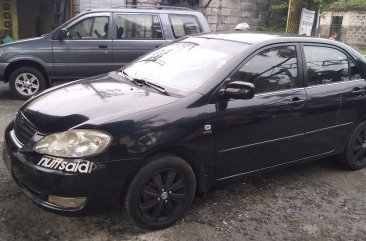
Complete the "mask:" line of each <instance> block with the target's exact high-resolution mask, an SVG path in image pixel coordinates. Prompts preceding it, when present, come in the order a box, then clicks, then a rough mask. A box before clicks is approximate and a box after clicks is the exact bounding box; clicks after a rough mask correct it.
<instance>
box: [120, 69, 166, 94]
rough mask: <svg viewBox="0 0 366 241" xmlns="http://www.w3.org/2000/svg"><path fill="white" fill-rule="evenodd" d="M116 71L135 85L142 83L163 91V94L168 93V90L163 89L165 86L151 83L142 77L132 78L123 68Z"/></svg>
mask: <svg viewBox="0 0 366 241" xmlns="http://www.w3.org/2000/svg"><path fill="white" fill-rule="evenodd" d="M118 73H119V74H120V75H122V76H123V77H125V78H126V79H128V80H129V81H131V82H132V83H134V84H135V85H137V86H140V87H141V86H142V84H144V85H147V86H149V87H151V88H153V89H155V90H157V91H159V92H160V93H163V94H165V95H169V94H168V92H167V91H166V90H165V88H164V87H162V86H160V85H158V84H155V83H151V82H149V81H147V80H144V79H137V78H132V77H130V76H129V75H128V74H127V73H126V72H125V71H124V70H119V71H118Z"/></svg>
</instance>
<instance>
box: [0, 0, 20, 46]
mask: <svg viewBox="0 0 366 241" xmlns="http://www.w3.org/2000/svg"><path fill="white" fill-rule="evenodd" d="M4 29H5V30H8V32H9V35H10V36H11V37H12V38H13V39H18V15H17V1H16V0H0V30H4Z"/></svg>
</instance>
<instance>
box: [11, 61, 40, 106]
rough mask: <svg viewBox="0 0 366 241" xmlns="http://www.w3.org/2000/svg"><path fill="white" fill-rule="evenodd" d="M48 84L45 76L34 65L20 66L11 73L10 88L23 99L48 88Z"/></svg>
mask: <svg viewBox="0 0 366 241" xmlns="http://www.w3.org/2000/svg"><path fill="white" fill-rule="evenodd" d="M46 86H47V84H46V79H45V77H44V76H43V75H42V73H41V72H40V71H39V70H37V69H35V68H33V67H20V68H18V69H16V70H15V71H14V72H13V73H12V74H11V75H10V79H9V87H10V90H11V91H12V93H13V94H14V95H16V96H17V97H19V98H21V99H28V98H30V97H31V96H33V95H35V94H37V93H39V92H41V91H42V90H44V89H46Z"/></svg>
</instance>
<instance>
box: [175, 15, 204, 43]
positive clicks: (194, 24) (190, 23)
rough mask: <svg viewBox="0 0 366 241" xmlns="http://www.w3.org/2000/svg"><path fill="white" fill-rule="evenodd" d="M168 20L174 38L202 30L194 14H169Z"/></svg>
mask: <svg viewBox="0 0 366 241" xmlns="http://www.w3.org/2000/svg"><path fill="white" fill-rule="evenodd" d="M169 20H170V26H171V28H172V31H173V35H174V37H175V38H180V37H183V36H185V35H189V34H194V33H201V32H202V28H201V26H200V25H199V23H198V21H197V18H196V17H195V16H190V15H169Z"/></svg>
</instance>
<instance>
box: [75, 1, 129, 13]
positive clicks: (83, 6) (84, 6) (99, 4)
mask: <svg viewBox="0 0 366 241" xmlns="http://www.w3.org/2000/svg"><path fill="white" fill-rule="evenodd" d="M76 2H79V4H80V12H83V11H86V10H89V9H96V8H110V7H118V6H123V5H126V0H77V1H75V4H76Z"/></svg>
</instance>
